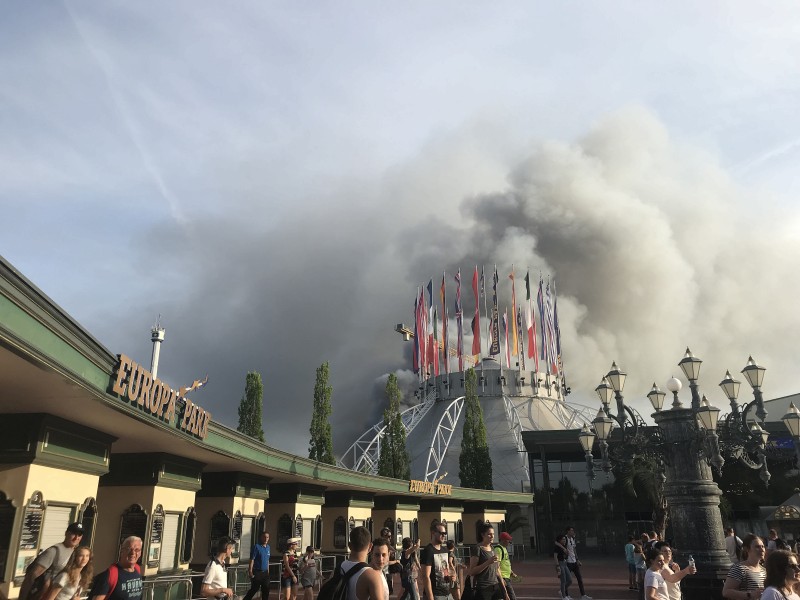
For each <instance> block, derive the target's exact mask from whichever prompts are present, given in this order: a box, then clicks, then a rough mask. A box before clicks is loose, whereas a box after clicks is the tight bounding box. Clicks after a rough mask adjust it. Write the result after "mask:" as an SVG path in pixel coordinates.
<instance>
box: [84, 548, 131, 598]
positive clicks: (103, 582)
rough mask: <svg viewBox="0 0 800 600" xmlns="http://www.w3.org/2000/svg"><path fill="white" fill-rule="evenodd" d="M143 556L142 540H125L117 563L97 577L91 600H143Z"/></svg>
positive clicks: (90, 595) (93, 585)
mask: <svg viewBox="0 0 800 600" xmlns="http://www.w3.org/2000/svg"><path fill="white" fill-rule="evenodd" d="M141 556H142V538H139V537H136V536H135V535H132V536H130V537H127V538H125V539H124V540H123V541H122V546H121V547H120V549H119V557H118V560H117V562H116V563H114V564H113V565H111V566H110V567H108V569H106V570H105V571H103V572H102V573H100V574H99V575H98V576H97V577H95V579H94V583H93V584H92V591H91V592H90V594H89V597H90V598H91V600H106V598H107V599H108V600H142V570H141V569H140V568H139V559H140V558H141Z"/></svg>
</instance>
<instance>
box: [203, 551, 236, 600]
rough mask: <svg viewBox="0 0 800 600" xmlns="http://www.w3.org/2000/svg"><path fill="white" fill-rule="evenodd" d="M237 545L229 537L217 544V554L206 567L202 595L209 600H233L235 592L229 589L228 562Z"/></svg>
mask: <svg viewBox="0 0 800 600" xmlns="http://www.w3.org/2000/svg"><path fill="white" fill-rule="evenodd" d="M235 547H236V543H235V542H234V541H233V540H232V539H231V538H229V537H223V538H221V539H220V540H219V542H217V554H216V555H215V556H214V558H212V559H211V561H210V562H209V563H208V565H207V566H206V571H205V573H204V574H203V586H202V587H201V588H200V594H201V595H202V596H205V597H206V598H208V600H232V598H233V597H234V592H233V590H232V589H231V588H229V587H228V560H229V559H230V557H231V554H232V553H233V549H234V548H235Z"/></svg>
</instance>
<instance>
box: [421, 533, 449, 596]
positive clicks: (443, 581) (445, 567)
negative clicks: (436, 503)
mask: <svg viewBox="0 0 800 600" xmlns="http://www.w3.org/2000/svg"><path fill="white" fill-rule="evenodd" d="M446 538H447V528H446V527H445V526H444V525H443V524H442V523H440V522H439V521H437V520H434V521H433V523H431V541H430V543H429V544H428V545H427V546H425V548H423V549H422V552H421V553H420V557H419V562H420V575H421V581H422V592H423V594H424V595H425V598H426V600H449V599H450V598H451V596H450V578H451V577H452V574H451V573H450V566H449V564H448V563H449V561H448V552H447V546H446V545H445V543H444V542H445V539H446Z"/></svg>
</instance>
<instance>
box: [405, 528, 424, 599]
mask: <svg viewBox="0 0 800 600" xmlns="http://www.w3.org/2000/svg"><path fill="white" fill-rule="evenodd" d="M418 550H419V540H417V542H416V543H412V542H411V538H403V549H402V551H401V554H400V565H401V567H402V571H401V573H400V583H401V584H402V585H403V595H402V596H400V600H419V588H418V587H417V577H418V576H419V567H420V564H419V557H418V556H417V551H418Z"/></svg>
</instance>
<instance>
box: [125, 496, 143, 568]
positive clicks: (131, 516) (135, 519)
mask: <svg viewBox="0 0 800 600" xmlns="http://www.w3.org/2000/svg"><path fill="white" fill-rule="evenodd" d="M132 535H135V536H136V537H138V538H141V539H142V541H143V542H146V541H147V513H146V512H145V511H144V508H142V506H141V505H140V504H131V505H130V506H129V507H128V508H127V509H125V512H123V513H122V518H121V519H120V526H119V544H118V546H121V545H122V541H123V540H124V539H125V538H128V537H130V536H132ZM143 557H144V552H142V555H141V556H140V557H139V564H140V565H141V564H142V561H143V560H144V559H143Z"/></svg>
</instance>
